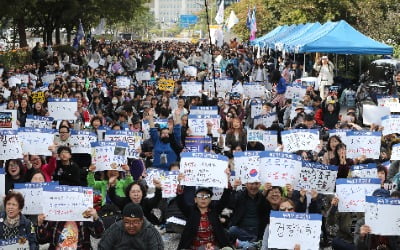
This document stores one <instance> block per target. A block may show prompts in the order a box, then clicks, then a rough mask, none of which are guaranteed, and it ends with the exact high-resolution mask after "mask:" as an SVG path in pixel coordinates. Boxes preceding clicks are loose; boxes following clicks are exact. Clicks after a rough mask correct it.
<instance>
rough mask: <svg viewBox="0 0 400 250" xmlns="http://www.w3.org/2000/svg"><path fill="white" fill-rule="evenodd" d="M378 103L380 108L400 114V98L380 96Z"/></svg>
mask: <svg viewBox="0 0 400 250" xmlns="http://www.w3.org/2000/svg"><path fill="white" fill-rule="evenodd" d="M377 101H378V106H383V107H387V108H389V109H390V112H400V103H399V97H397V96H396V97H395V96H379V97H378V98H377Z"/></svg>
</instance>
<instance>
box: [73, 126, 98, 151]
mask: <svg viewBox="0 0 400 250" xmlns="http://www.w3.org/2000/svg"><path fill="white" fill-rule="evenodd" d="M96 141H97V135H96V134H95V133H93V132H89V131H76V130H72V131H71V136H70V144H71V151H72V153H73V154H90V153H91V152H92V151H91V148H90V143H92V142H96Z"/></svg>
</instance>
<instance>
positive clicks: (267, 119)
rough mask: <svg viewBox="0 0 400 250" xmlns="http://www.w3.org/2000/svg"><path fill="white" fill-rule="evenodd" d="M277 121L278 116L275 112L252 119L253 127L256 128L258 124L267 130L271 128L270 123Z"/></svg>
mask: <svg viewBox="0 0 400 250" xmlns="http://www.w3.org/2000/svg"><path fill="white" fill-rule="evenodd" d="M276 120H278V116H277V114H276V113H275V112H273V113H269V114H265V115H259V116H255V117H254V123H253V124H254V127H255V126H257V125H258V124H263V125H264V126H265V127H267V128H269V127H271V126H272V123H274V121H276Z"/></svg>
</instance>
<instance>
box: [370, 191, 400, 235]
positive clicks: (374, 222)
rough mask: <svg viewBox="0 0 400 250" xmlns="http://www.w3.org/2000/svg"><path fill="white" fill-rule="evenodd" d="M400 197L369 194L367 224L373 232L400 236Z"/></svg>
mask: <svg viewBox="0 0 400 250" xmlns="http://www.w3.org/2000/svg"><path fill="white" fill-rule="evenodd" d="M399 209H400V199H391V198H382V197H374V196H367V198H366V207H365V224H366V225H368V226H369V227H370V228H371V234H375V235H384V236H400V230H399V227H400V225H399V223H400V213H399Z"/></svg>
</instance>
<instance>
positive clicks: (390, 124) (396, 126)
mask: <svg viewBox="0 0 400 250" xmlns="http://www.w3.org/2000/svg"><path fill="white" fill-rule="evenodd" d="M381 125H382V127H383V131H382V135H383V136H385V135H389V134H395V133H400V115H387V116H383V117H382V121H381Z"/></svg>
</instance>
